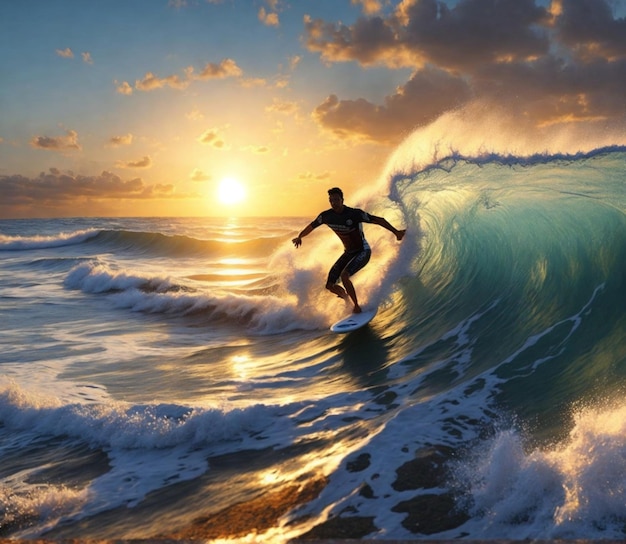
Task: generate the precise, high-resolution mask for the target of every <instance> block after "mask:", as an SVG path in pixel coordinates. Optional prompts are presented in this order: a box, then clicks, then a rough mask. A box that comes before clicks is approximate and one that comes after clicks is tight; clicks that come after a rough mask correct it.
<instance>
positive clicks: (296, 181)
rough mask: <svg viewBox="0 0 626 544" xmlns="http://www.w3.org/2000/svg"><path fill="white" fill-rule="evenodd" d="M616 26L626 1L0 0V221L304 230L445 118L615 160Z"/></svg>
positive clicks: (620, 102) (624, 95) (620, 121)
mask: <svg viewBox="0 0 626 544" xmlns="http://www.w3.org/2000/svg"><path fill="white" fill-rule="evenodd" d="M625 16H626V0H398V1H391V0H2V1H1V2H0V218H2V219H12V218H36V217H74V216H301V217H302V216H314V215H316V214H317V213H318V212H319V211H321V209H325V208H327V207H328V205H327V194H326V190H327V189H328V188H329V187H332V186H340V187H342V188H343V189H344V192H345V193H346V203H349V202H348V201H349V196H348V195H349V194H350V193H351V192H355V191H357V190H358V189H359V188H362V187H363V186H364V185H367V184H370V183H373V182H374V181H375V180H377V179H379V178H380V176H381V173H382V172H383V171H384V170H385V166H386V164H387V163H388V161H389V157H390V156H391V155H392V154H393V153H394V151H395V150H396V149H397V148H398V146H400V145H401V144H402V143H403V142H404V141H406V139H407V137H409V136H410V135H414V134H416V133H417V134H419V133H420V131H422V132H423V134H425V135H426V134H430V135H431V136H432V134H433V133H432V131H431V132H428V129H429V128H430V127H433V126H440V125H441V123H442V119H448V124H447V125H446V126H447V127H450V126H451V123H452V121H450V119H455V116H457V117H458V116H460V115H461V113H465V116H464V122H465V126H466V132H467V126H470V127H471V128H472V130H471V133H472V135H473V137H474V138H477V137H478V138H480V139H481V140H480V141H481V142H482V144H481V145H483V146H488V145H489V144H488V142H489V141H499V142H503V141H505V142H506V141H509V140H510V142H511V148H512V149H514V148H515V145H518V144H519V142H520V141H522V140H526V141H532V140H534V139H536V136H537V134H539V133H542V134H545V133H546V131H551V133H552V134H559V135H560V137H563V135H566V134H568V135H569V134H574V133H576V134H578V135H581V134H583V135H584V134H587V135H588V134H592V133H593V134H602V135H604V139H601V140H602V141H603V142H604V143H607V142H608V143H611V142H612V143H617V144H623V143H626V142H625V141H624V134H625V128H624V127H625V126H626V122H625V119H626V91H625V89H626V19H625ZM494 116H498V117H499V121H500V122H499V123H498V124H497V125H493V124H489V125H487V124H486V123H482V122H481V120H482V119H483V117H494ZM458 118H459V119H460V117H458ZM468 118H470V121H469V122H468ZM459 123H460V121H459ZM468 123H469V125H468ZM505 126H506V127H508V128H507V129H506V130H505V129H504V127H505ZM498 127H499V128H498ZM424 137H426V136H424ZM513 142H515V145H514V144H513Z"/></svg>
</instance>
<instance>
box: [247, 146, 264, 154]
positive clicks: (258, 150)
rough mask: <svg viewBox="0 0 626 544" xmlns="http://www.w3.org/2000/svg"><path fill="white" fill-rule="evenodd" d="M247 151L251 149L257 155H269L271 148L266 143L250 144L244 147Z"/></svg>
mask: <svg viewBox="0 0 626 544" xmlns="http://www.w3.org/2000/svg"><path fill="white" fill-rule="evenodd" d="M243 149H244V150H245V151H250V152H251V153H254V154H255V155H267V154H268V153H269V152H270V148H269V147H267V146H266V145H248V146H245V147H244V148H243Z"/></svg>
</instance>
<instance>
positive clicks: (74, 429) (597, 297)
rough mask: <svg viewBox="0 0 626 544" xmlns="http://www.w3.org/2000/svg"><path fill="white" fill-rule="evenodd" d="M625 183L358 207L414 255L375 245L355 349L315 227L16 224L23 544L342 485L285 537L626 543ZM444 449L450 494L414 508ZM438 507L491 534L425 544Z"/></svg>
mask: <svg viewBox="0 0 626 544" xmlns="http://www.w3.org/2000/svg"><path fill="white" fill-rule="evenodd" d="M625 167H626V150H624V149H623V148H619V147H613V148H603V149H598V150H594V151H591V152H589V153H586V154H578V155H572V156H566V155H550V154H541V155H534V156H530V157H529V156H526V157H515V156H511V155H507V156H499V155H495V154H490V155H479V156H463V155H460V154H451V155H450V156H448V157H446V158H443V159H442V160H438V161H434V162H432V163H429V164H427V165H421V166H413V167H411V168H406V167H405V168H401V169H396V170H392V171H391V174H390V175H389V178H388V179H387V180H386V187H387V189H386V190H385V191H380V190H378V189H376V190H372V192H371V194H369V195H368V194H363V195H359V196H358V197H355V198H358V200H356V201H354V202H352V201H349V198H348V197H347V198H346V202H347V203H348V204H350V205H358V206H359V207H363V208H365V209H367V210H369V211H371V212H372V213H376V214H377V215H384V216H385V217H387V218H388V219H389V220H390V221H391V222H392V223H393V224H394V225H397V226H406V227H407V228H408V233H407V236H406V238H405V240H404V241H403V242H402V243H397V242H396V241H395V239H394V238H393V237H392V236H391V235H390V234H389V233H388V232H387V231H385V230H384V229H380V228H377V227H376V226H373V225H366V227H365V229H366V236H367V238H368V240H369V241H370V243H371V245H372V246H373V250H374V251H373V257H372V260H371V262H370V264H369V265H368V266H367V267H366V268H365V269H364V270H363V271H361V272H359V274H357V275H356V276H355V278H354V280H355V285H356V287H357V289H358V291H359V296H360V299H361V300H362V301H364V303H365V306H368V305H369V306H374V305H378V306H379V312H378V314H377V316H376V318H375V319H374V320H373V321H372V323H371V324H370V325H369V326H368V327H367V328H366V329H363V330H361V331H358V332H356V333H352V334H350V335H345V336H344V335H335V334H333V333H331V332H330V331H329V330H328V327H329V326H330V324H331V323H332V322H334V321H336V320H337V319H338V318H339V317H341V316H342V315H343V314H344V313H345V312H346V311H347V308H346V307H345V306H344V303H343V302H342V301H341V300H339V299H336V298H335V297H332V296H331V295H329V294H328V293H327V292H326V291H325V289H324V288H323V287H324V283H325V277H326V272H327V269H328V267H329V266H330V265H331V264H332V262H333V261H334V258H335V255H336V254H338V252H339V251H340V248H339V245H338V242H337V240H336V239H335V238H334V236H333V234H332V233H331V232H330V231H328V230H324V229H318V230H317V231H316V232H315V233H314V234H312V235H311V236H309V237H307V238H306V239H305V244H304V245H303V247H301V248H300V249H298V250H297V251H296V250H295V249H294V248H293V247H292V245H291V242H290V240H291V238H292V237H293V236H294V235H295V234H296V233H297V232H298V231H299V230H300V229H301V228H302V227H303V226H304V225H305V224H306V223H307V222H308V221H310V220H311V219H312V218H263V219H252V218H250V219H236V220H235V219H233V220H217V219H163V218H160V219H159V218H155V219H107V218H102V219H94V218H77V219H65V220H60V219H59V220H21V221H0V300H1V301H2V304H1V306H0V320H1V321H2V332H1V333H0V344H1V356H0V385H1V389H0V454H1V455H2V459H3V463H2V467H1V468H0V515H2V516H3V518H2V522H1V523H0V533H1V536H4V537H12V538H18V537H29V538H33V537H40V536H48V537H53V538H58V537H70V536H71V537H77V538H146V537H151V536H154V535H162V534H165V533H167V531H170V530H173V529H176V528H184V527H185V526H187V525H188V524H189V523H190V522H191V521H192V520H193V519H195V518H198V517H202V516H206V515H208V514H210V513H212V512H216V511H218V510H220V509H221V508H224V507H225V506H228V505H231V504H235V503H237V502H240V501H242V500H243V499H245V498H251V497H254V496H257V495H260V494H262V493H264V492H265V491H267V490H268V489H274V488H276V487H277V486H280V485H281V484H284V483H287V482H298V481H303V480H305V479H306V478H310V477H313V476H317V475H324V476H327V477H328V478H329V482H330V483H329V484H328V485H327V486H326V487H325V489H324V490H323V491H322V493H321V494H320V496H319V497H318V498H316V499H315V500H313V501H311V502H309V503H307V504H304V505H301V506H300V507H298V508H297V509H296V510H294V511H293V512H291V513H290V514H288V515H287V516H285V517H284V518H282V519H281V520H280V522H279V523H278V524H277V525H276V526H275V527H274V528H273V529H271V530H270V531H269V532H268V533H266V534H265V535H264V537H265V538H272V539H287V538H293V537H295V536H298V535H300V534H303V533H305V532H306V531H307V530H309V529H310V528H311V527H313V526H315V525H317V524H319V523H323V522H324V521H325V520H326V519H328V518H329V517H332V516H337V515H342V516H346V515H349V516H360V517H371V518H372V519H373V524H374V526H375V527H376V530H374V531H372V532H371V533H370V534H369V535H367V538H421V537H426V536H428V537H429V538H433V537H435V538H457V537H466V538H512V539H521V538H592V539H600V538H623V537H624V527H626V506H625V504H626V500H625V498H626V496H625V488H626V476H625V475H626V462H625V459H626V424H625V423H624V422H625V421H626V418H625V417H624V415H626V404H625V403H624V401H623V399H624V384H625V383H626V382H625V372H626V371H625V364H624V363H625V358H626V338H625V337H626V334H625V333H626V322H625V319H624V302H625V300H626V285H625V276H626V273H625V272H624V269H625V264H626V191H624V185H623V172H624V171H625ZM432 446H437V447H442V448H443V447H446V448H449V450H446V451H451V452H453V453H451V454H450V456H449V459H447V460H446V463H445V466H446V470H445V477H442V479H441V481H440V482H439V483H438V486H437V487H436V488H434V489H433V488H429V489H421V488H418V489H402V490H398V489H399V488H398V485H397V484H395V485H394V482H395V481H396V478H397V474H396V469H398V468H399V467H401V466H402V465H403V464H405V463H407V462H410V461H411V460H413V459H415V457H416V455H418V454H419V452H420V451H422V450H423V449H424V448H426V447H432ZM363 456H366V457H367V458H368V459H369V463H368V464H367V466H366V467H365V468H362V469H361V470H359V471H356V472H355V471H354V470H352V471H351V470H348V467H349V466H352V465H351V463H353V461H354V460H355V459H363V458H364V457H363ZM225 458H230V459H233V460H234V461H232V463H231V464H228V465H227V466H225V464H224V462H223V459H225ZM218 460H222V461H221V462H218ZM238 460H239V461H238ZM364 485H367V486H369V489H371V491H372V492H371V494H370V495H368V496H367V497H364V496H363V494H362V493H361V492H360V490H361V489H362V488H363V486H364ZM432 493H440V494H447V493H450V494H452V495H453V496H454V497H455V501H456V505H457V508H458V509H460V510H461V511H463V512H465V514H466V515H467V519H466V521H464V522H463V523H462V524H461V525H458V526H456V527H454V528H449V529H446V530H445V531H443V532H439V533H437V534H434V535H433V534H429V535H425V534H421V533H420V532H419V530H418V531H415V530H412V529H411V528H410V527H409V526H408V524H407V523H406V514H403V513H399V512H398V511H397V508H395V507H396V506H397V505H398V504H399V503H401V502H402V501H407V500H411V499H414V498H416V497H419V496H421V495H426V494H432ZM148 511H149V512H150V513H151V514H150V515H147V512H148ZM293 519H296V520H297V522H295V523H291V521H292V520H293ZM403 522H405V523H403Z"/></svg>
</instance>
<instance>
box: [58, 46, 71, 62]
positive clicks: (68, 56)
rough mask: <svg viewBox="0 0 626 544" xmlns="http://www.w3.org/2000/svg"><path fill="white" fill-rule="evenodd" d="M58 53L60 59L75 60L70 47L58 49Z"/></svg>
mask: <svg viewBox="0 0 626 544" xmlns="http://www.w3.org/2000/svg"><path fill="white" fill-rule="evenodd" d="M56 53H57V55H59V57H63V58H65V59H73V58H74V53H73V52H72V50H71V49H70V48H69V47H66V48H65V49H57V50H56Z"/></svg>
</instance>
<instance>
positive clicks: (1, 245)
mask: <svg viewBox="0 0 626 544" xmlns="http://www.w3.org/2000/svg"><path fill="white" fill-rule="evenodd" d="M100 233H101V231H100V230H99V229H87V230H79V231H76V232H63V233H60V234H56V235H52V236H6V235H1V234H0V251H23V250H30V249H47V248H54V247H64V246H73V245H77V244H82V243H84V242H86V241H88V240H91V239H93V238H95V237H97V236H98V235H99V234H100Z"/></svg>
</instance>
